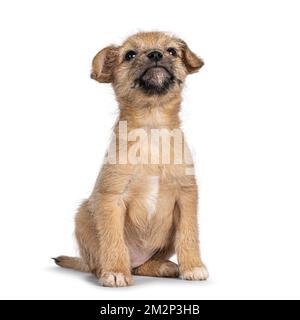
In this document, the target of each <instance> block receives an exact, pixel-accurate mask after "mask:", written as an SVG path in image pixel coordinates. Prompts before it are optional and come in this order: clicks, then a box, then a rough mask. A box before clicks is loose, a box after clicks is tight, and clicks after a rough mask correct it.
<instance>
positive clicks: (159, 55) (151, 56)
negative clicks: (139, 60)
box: [147, 51, 163, 61]
mask: <svg viewBox="0 0 300 320" xmlns="http://www.w3.org/2000/svg"><path fill="white" fill-rule="evenodd" d="M147 57H148V58H149V59H150V60H151V61H159V60H161V59H162V58H163V54H162V53H161V52H159V51H151V52H150V53H148V54H147Z"/></svg>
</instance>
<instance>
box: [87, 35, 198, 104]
mask: <svg viewBox="0 0 300 320" xmlns="http://www.w3.org/2000/svg"><path fill="white" fill-rule="evenodd" d="M202 66H203V61H202V60H201V59H200V58H199V57H197V55H196V54H195V53H193V52H192V51H191V50H190V49H189V47H188V46H187V44H186V43H185V42H184V41H182V40H180V39H178V38H175V37H173V36H170V35H168V34H166V33H162V32H140V33H137V34H135V35H133V36H131V37H129V38H128V39H127V40H126V41H125V42H124V43H123V44H122V45H121V46H119V47H117V46H109V47H106V48H104V49H102V50H101V51H100V52H99V53H98V54H97V55H96V56H95V58H94V60H93V64H92V73H91V77H92V78H93V79H95V80H97V81H99V82H105V83H112V85H113V87H114V90H115V92H116V95H117V98H118V100H119V101H120V102H125V103H133V102H135V104H136V102H137V101H140V103H141V104H142V105H144V104H145V102H146V103H147V102H148V103H151V102H153V100H155V99H156V100H157V99H158V98H159V99H160V100H164V101H166V100H168V99H171V98H172V97H174V96H176V95H178V94H180V91H181V89H182V84H183V82H184V80H185V78H186V76H187V75H188V74H190V73H194V72H197V71H198V70H199V69H200V68H201V67H202Z"/></svg>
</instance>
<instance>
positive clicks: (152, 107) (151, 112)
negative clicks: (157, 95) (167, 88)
mask: <svg viewBox="0 0 300 320" xmlns="http://www.w3.org/2000/svg"><path fill="white" fill-rule="evenodd" d="M180 104H181V98H180V97H174V98H173V99H171V100H170V101H168V102H166V103H163V104H159V103H151V104H149V105H146V106H143V107H138V106H133V105H128V104H125V105H120V115H119V119H118V121H117V122H119V121H127V126H128V128H130V129H136V128H149V129H151V128H166V129H170V130H172V129H175V128H179V127H180V119H179V111H180Z"/></svg>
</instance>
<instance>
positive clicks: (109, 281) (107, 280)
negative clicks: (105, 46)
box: [99, 272, 133, 287]
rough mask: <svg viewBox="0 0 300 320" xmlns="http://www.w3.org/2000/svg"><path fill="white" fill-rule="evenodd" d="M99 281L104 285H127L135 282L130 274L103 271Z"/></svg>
mask: <svg viewBox="0 0 300 320" xmlns="http://www.w3.org/2000/svg"><path fill="white" fill-rule="evenodd" d="M99 282H100V284H101V285H102V286H104V287H127V286H129V285H131V284H132V283H133V281H132V277H131V276H130V275H125V274H123V273H121V272H103V273H102V274H101V276H100V278H99Z"/></svg>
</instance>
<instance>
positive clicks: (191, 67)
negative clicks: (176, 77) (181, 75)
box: [180, 40, 204, 73]
mask: <svg viewBox="0 0 300 320" xmlns="http://www.w3.org/2000/svg"><path fill="white" fill-rule="evenodd" d="M180 44H181V48H182V60H183V63H184V64H185V66H186V69H187V71H188V73H195V72H198V70H199V69H200V68H201V67H202V66H203V65H204V62H203V60H202V59H200V58H199V57H198V56H197V55H196V54H195V53H194V52H193V51H192V50H191V49H190V48H189V47H188V45H187V44H186V43H185V42H184V41H183V40H180Z"/></svg>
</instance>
